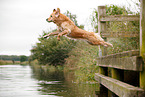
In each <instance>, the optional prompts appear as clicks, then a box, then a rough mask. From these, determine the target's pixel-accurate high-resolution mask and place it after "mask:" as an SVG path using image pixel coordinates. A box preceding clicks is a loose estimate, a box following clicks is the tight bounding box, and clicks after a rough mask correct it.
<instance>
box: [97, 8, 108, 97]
mask: <svg viewBox="0 0 145 97" xmlns="http://www.w3.org/2000/svg"><path fill="white" fill-rule="evenodd" d="M103 15H106V6H98V33H99V34H100V35H101V32H102V31H105V28H106V22H103V23H101V22H100V17H101V16H103ZM102 50H103V51H102ZM102 55H103V56H104V55H106V53H105V51H104V49H101V47H100V46H99V57H101V56H102ZM99 73H100V74H104V75H107V68H103V67H99ZM107 95H108V89H107V88H106V87H104V86H103V85H101V84H100V96H101V97H107Z"/></svg>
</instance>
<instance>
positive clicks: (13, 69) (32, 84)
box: [0, 65, 96, 97]
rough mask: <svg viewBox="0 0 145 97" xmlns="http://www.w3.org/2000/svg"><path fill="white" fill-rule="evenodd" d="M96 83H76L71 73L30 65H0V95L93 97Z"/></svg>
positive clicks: (17, 96) (0, 96)
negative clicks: (51, 70)
mask: <svg viewBox="0 0 145 97" xmlns="http://www.w3.org/2000/svg"><path fill="white" fill-rule="evenodd" d="M95 88H96V84H86V83H84V84H76V83H75V82H73V76H72V74H71V73H70V74H64V72H63V71H54V72H49V71H44V70H42V69H40V68H39V69H34V68H33V69H31V68H30V66H21V65H2V66H0V97H44V96H45V97H95Z"/></svg>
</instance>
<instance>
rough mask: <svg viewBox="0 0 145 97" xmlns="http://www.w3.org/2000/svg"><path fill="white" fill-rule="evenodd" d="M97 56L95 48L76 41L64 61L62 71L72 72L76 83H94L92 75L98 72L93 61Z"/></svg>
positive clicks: (96, 48)
mask: <svg viewBox="0 0 145 97" xmlns="http://www.w3.org/2000/svg"><path fill="white" fill-rule="evenodd" d="M97 56H98V47H97V46H91V45H89V44H88V43H86V42H83V41H78V42H77V44H76V47H75V48H73V50H72V51H71V52H70V53H69V57H68V58H67V59H66V63H65V65H64V66H65V67H64V70H74V73H75V77H76V82H82V81H94V74H95V72H98V67H97V66H96V60H95V59H96V57H97Z"/></svg>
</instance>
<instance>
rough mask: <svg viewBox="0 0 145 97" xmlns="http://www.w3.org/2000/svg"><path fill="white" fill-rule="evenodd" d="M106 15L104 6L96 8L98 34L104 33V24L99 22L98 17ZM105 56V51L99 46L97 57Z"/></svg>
mask: <svg viewBox="0 0 145 97" xmlns="http://www.w3.org/2000/svg"><path fill="white" fill-rule="evenodd" d="M104 15H106V6H98V33H99V34H100V35H101V32H105V31H106V22H101V21H100V17H102V16H104ZM102 55H103V56H104V55H106V51H105V50H104V49H101V47H100V46H99V57H101V56H102Z"/></svg>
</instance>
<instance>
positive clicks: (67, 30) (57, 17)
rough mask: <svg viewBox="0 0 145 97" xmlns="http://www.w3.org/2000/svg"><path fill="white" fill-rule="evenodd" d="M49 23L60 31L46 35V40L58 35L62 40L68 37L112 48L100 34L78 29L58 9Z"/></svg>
mask: <svg viewBox="0 0 145 97" xmlns="http://www.w3.org/2000/svg"><path fill="white" fill-rule="evenodd" d="M46 21H47V22H53V23H55V24H56V25H57V26H58V30H57V31H55V32H52V33H49V34H48V35H45V36H44V38H47V37H49V36H53V35H57V39H58V40H60V37H61V36H63V35H66V36H67V37H70V38H74V39H83V40H86V41H87V42H88V43H89V44H91V45H103V46H111V47H113V45H112V44H110V43H107V42H105V41H104V40H103V39H102V38H101V37H100V35H99V34H97V33H94V32H88V31H85V30H83V29H80V28H78V27H77V26H76V25H75V24H74V23H73V21H71V20H70V19H69V18H68V17H67V16H65V15H64V14H61V13H60V9H59V8H57V10H56V9H54V10H53V12H52V14H51V15H50V17H49V18H48V19H46Z"/></svg>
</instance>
